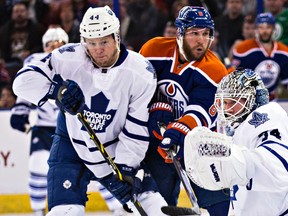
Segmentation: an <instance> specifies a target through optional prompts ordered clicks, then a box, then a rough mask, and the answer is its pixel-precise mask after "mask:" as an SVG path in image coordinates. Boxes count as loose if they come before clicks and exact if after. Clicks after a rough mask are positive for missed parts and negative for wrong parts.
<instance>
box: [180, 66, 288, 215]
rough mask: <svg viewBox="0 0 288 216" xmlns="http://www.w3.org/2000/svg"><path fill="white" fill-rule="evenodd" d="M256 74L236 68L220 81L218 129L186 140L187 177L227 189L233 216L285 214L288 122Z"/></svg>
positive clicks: (209, 186)
mask: <svg viewBox="0 0 288 216" xmlns="http://www.w3.org/2000/svg"><path fill="white" fill-rule="evenodd" d="M268 100H269V96H268V90H267V89H266V88H265V87H264V84H263V82H262V80H261V78H260V76H259V75H258V74H256V73H255V72H254V71H253V70H250V69H239V70H235V71H234V72H232V73H230V74H229V75H227V76H226V77H224V78H223V79H222V81H221V82H220V84H219V86H218V88H217V92H216V96H215V107H216V109H217V111H218V123H219V125H220V127H219V129H221V128H222V129H224V130H223V132H226V134H225V133H216V132H211V131H210V130H208V129H206V128H204V127H198V128H195V129H194V130H192V131H191V132H189V133H188V135H187V137H186V139H185V147H184V157H185V166H186V171H187V173H188V175H189V177H190V178H191V179H192V180H193V181H194V182H195V183H196V184H198V185H199V186H200V187H203V188H206V189H210V190H219V189H221V188H226V187H230V188H231V201H232V206H233V208H234V212H235V215H236V216H243V215H245V216H260V215H261V216H262V215H269V216H270V215H271V216H272V215H273V216H276V215H277V216H279V215H281V216H284V215H287V214H288V125H287V122H288V117H287V113H286V112H285V110H284V109H283V108H282V107H281V106H280V105H279V104H277V103H276V102H270V103H269V102H268Z"/></svg>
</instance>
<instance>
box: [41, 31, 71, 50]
mask: <svg viewBox="0 0 288 216" xmlns="http://www.w3.org/2000/svg"><path fill="white" fill-rule="evenodd" d="M50 41H63V42H64V43H65V44H66V43H68V41H69V37H68V35H67V33H66V32H65V31H64V30H63V29H62V28H60V27H56V28H49V29H48V30H47V31H46V32H45V34H44V35H43V37H42V44H43V46H44V47H45V46H46V44H47V43H48V42H50Z"/></svg>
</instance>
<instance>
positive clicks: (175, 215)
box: [161, 206, 200, 216]
mask: <svg viewBox="0 0 288 216" xmlns="http://www.w3.org/2000/svg"><path fill="white" fill-rule="evenodd" d="M161 211H162V212H163V213H164V214H166V215H170V216H181V215H200V214H199V213H197V212H196V211H194V210H193V209H191V208H185V207H176V206H163V207H162V208H161Z"/></svg>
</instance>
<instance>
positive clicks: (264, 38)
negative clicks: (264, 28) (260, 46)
mask: <svg viewBox="0 0 288 216" xmlns="http://www.w3.org/2000/svg"><path fill="white" fill-rule="evenodd" d="M259 41H260V43H270V42H271V41H272V34H263V35H259Z"/></svg>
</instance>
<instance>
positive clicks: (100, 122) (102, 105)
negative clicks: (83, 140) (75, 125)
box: [82, 92, 116, 133]
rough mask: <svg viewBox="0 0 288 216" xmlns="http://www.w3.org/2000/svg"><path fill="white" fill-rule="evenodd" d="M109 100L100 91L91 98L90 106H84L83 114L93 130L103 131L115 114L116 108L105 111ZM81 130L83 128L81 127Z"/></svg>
mask: <svg viewBox="0 0 288 216" xmlns="http://www.w3.org/2000/svg"><path fill="white" fill-rule="evenodd" d="M109 102H110V101H109V100H108V99H107V98H106V96H105V95H104V94H103V93H102V92H100V93H99V94H97V95H95V96H93V97H92V98H91V108H90V109H88V108H87V107H86V108H85V110H84V116H85V118H86V119H87V121H88V122H89V123H90V126H91V128H92V129H93V130H94V131H95V132H98V133H99V132H105V131H106V128H107V127H108V126H109V125H110V124H111V122H112V120H113V118H114V116H115V113H116V110H108V111H107V107H108V104H109ZM82 130H85V128H84V127H82Z"/></svg>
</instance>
